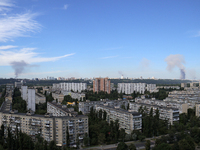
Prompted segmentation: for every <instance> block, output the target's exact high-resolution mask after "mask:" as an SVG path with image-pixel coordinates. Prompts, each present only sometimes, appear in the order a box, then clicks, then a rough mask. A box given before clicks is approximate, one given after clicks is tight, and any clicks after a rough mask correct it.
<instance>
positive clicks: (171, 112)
mask: <svg viewBox="0 0 200 150" xmlns="http://www.w3.org/2000/svg"><path fill="white" fill-rule="evenodd" d="M141 106H142V107H143V108H146V110H147V112H148V113H149V112H150V110H151V108H153V112H154V113H155V111H156V109H158V110H159V113H160V119H162V120H165V119H167V120H168V122H169V124H171V125H173V123H174V122H176V121H179V110H178V109H176V108H170V107H162V106H158V105H150V104H145V103H137V102H133V103H132V102H130V104H129V108H130V110H133V111H138V110H139V108H140V107H141Z"/></svg>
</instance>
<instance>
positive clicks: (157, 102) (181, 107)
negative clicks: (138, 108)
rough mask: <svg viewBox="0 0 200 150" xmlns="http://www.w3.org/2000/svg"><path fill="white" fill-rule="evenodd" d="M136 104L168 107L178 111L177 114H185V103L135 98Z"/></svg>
mask: <svg viewBox="0 0 200 150" xmlns="http://www.w3.org/2000/svg"><path fill="white" fill-rule="evenodd" d="M135 102H136V103H145V104H149V105H158V106H161V107H169V108H176V109H179V113H180V114H181V113H187V110H188V104H187V103H177V102H173V101H162V100H155V99H153V98H152V99H146V98H135Z"/></svg>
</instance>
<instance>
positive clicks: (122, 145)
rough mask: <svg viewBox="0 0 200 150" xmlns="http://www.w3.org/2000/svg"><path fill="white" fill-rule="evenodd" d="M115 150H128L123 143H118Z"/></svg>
mask: <svg viewBox="0 0 200 150" xmlns="http://www.w3.org/2000/svg"><path fill="white" fill-rule="evenodd" d="M117 150H128V146H127V145H126V144H125V143H124V142H120V143H119V144H118V145H117Z"/></svg>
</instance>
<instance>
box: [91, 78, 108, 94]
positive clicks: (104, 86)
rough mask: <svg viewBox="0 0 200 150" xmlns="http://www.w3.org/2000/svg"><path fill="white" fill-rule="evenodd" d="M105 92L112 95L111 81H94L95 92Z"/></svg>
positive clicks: (103, 79) (97, 79) (101, 79)
mask: <svg viewBox="0 0 200 150" xmlns="http://www.w3.org/2000/svg"><path fill="white" fill-rule="evenodd" d="M99 91H104V92H107V93H108V94H110V80H108V78H96V79H94V81H93V92H97V93H98V92H99Z"/></svg>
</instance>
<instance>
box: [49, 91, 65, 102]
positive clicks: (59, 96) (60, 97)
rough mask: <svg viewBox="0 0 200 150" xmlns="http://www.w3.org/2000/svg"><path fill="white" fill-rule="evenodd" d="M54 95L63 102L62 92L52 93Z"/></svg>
mask: <svg viewBox="0 0 200 150" xmlns="http://www.w3.org/2000/svg"><path fill="white" fill-rule="evenodd" d="M52 97H53V98H54V99H55V100H57V101H58V102H60V103H62V101H63V100H64V95H63V94H62V93H60V92H59V93H52Z"/></svg>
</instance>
